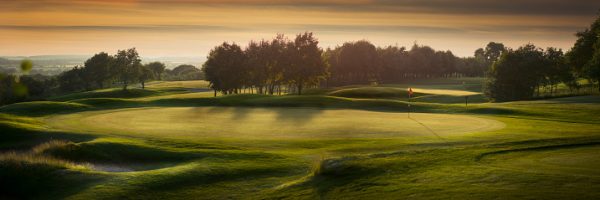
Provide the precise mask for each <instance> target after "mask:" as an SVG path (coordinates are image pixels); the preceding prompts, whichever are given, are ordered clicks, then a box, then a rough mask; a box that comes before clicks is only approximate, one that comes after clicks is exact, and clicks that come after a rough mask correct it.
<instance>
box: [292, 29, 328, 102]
mask: <svg viewBox="0 0 600 200" xmlns="http://www.w3.org/2000/svg"><path fill="white" fill-rule="evenodd" d="M318 44H319V41H318V40H317V39H316V38H314V37H313V34H312V33H310V32H305V33H303V34H298V35H297V36H296V39H295V40H294V42H293V43H292V42H290V43H289V44H288V53H289V58H290V59H291V62H290V65H289V67H288V69H287V70H286V71H285V72H286V73H285V76H286V79H288V80H289V81H291V83H292V84H294V85H295V86H296V88H297V91H298V94H302V89H303V88H305V87H308V86H311V85H317V84H318V83H319V81H320V80H322V79H324V78H325V76H326V75H327V63H326V62H325V60H324V59H323V57H322V54H323V50H322V49H321V48H319V46H318Z"/></svg>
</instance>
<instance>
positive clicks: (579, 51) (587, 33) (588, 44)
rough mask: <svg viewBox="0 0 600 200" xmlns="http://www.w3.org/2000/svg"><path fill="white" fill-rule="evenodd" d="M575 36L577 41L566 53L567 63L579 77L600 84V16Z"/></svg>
mask: <svg viewBox="0 0 600 200" xmlns="http://www.w3.org/2000/svg"><path fill="white" fill-rule="evenodd" d="M575 36H577V41H576V42H575V45H574V46H573V48H572V49H571V51H569V52H568V53H567V58H568V63H569V64H570V65H571V66H572V67H573V69H574V70H575V71H576V72H577V73H578V75H579V76H580V77H583V78H587V79H589V80H591V81H593V82H598V83H599V84H600V16H598V18H597V19H596V20H595V21H594V22H593V23H592V24H591V25H590V27H589V28H588V29H586V30H584V31H581V32H578V33H577V34H575ZM598 89H599V90H600V87H599V88H598Z"/></svg>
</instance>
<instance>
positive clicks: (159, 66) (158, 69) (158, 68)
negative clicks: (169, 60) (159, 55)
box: [146, 62, 166, 80]
mask: <svg viewBox="0 0 600 200" xmlns="http://www.w3.org/2000/svg"><path fill="white" fill-rule="evenodd" d="M146 66H147V67H148V69H150V70H151V71H152V73H154V77H156V78H157V79H158V80H162V74H163V73H164V72H165V68H166V67H165V64H164V63H161V62H151V63H148V64H146Z"/></svg>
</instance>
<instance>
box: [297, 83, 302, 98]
mask: <svg viewBox="0 0 600 200" xmlns="http://www.w3.org/2000/svg"><path fill="white" fill-rule="evenodd" d="M298 95H302V83H300V84H298Z"/></svg>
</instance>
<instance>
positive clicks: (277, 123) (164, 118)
mask: <svg viewBox="0 0 600 200" xmlns="http://www.w3.org/2000/svg"><path fill="white" fill-rule="evenodd" d="M47 122H48V125H49V126H51V127H53V128H56V129H60V130H64V131H78V132H90V133H98V134H104V133H107V134H116V133H119V134H131V135H137V136H148V137H166V138H196V139H197V138H245V139H248V138H251V139H261V138H269V139H277V138H279V139H281V138H312V139H314V138H329V139H335V138H394V137H409V136H413V137H414V136H416V137H432V138H438V139H443V137H446V136H451V135H462V134H468V133H474V132H484V131H491V130H497V129H501V128H503V127H504V124H503V123H501V122H499V121H496V120H491V119H484V118H480V117H474V116H469V115H459V114H433V113H411V114H410V118H409V114H408V113H392V112H374V111H361V110H349V109H312V108H243V107H175V108H155V107H154V108H134V109H118V110H109V111H92V112H82V113H77V114H69V115H61V116H53V117H49V118H48V119H47Z"/></svg>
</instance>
